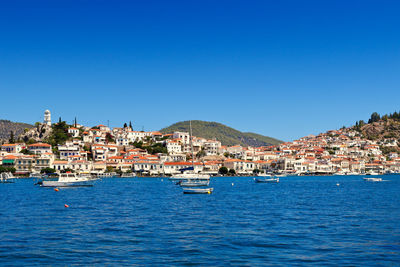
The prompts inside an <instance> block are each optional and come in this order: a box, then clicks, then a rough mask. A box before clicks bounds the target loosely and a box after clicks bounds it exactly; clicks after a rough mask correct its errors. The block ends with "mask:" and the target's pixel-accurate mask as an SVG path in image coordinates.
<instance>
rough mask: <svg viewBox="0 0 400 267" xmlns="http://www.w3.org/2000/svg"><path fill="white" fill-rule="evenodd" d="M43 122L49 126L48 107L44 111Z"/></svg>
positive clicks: (49, 115)
mask: <svg viewBox="0 0 400 267" xmlns="http://www.w3.org/2000/svg"><path fill="white" fill-rule="evenodd" d="M43 123H44V124H47V125H48V126H51V113H50V110H48V109H47V110H46V111H45V112H44V121H43Z"/></svg>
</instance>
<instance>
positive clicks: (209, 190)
mask: <svg viewBox="0 0 400 267" xmlns="http://www.w3.org/2000/svg"><path fill="white" fill-rule="evenodd" d="M213 190H214V188H212V187H209V188H184V189H183V193H184V194H211V193H212V192H213Z"/></svg>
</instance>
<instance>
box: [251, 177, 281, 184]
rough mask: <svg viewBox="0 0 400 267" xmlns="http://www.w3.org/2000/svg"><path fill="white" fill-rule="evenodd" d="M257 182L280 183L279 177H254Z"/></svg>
mask: <svg viewBox="0 0 400 267" xmlns="http://www.w3.org/2000/svg"><path fill="white" fill-rule="evenodd" d="M254 181H255V182H256V183H279V178H278V177H277V178H254Z"/></svg>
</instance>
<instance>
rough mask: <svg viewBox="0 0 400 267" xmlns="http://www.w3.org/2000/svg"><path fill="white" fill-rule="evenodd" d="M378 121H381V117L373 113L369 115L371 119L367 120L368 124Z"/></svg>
mask: <svg viewBox="0 0 400 267" xmlns="http://www.w3.org/2000/svg"><path fill="white" fill-rule="evenodd" d="M380 119H381V116H380V115H379V114H378V113H377V112H374V113H372V114H371V118H370V119H369V120H368V123H373V122H377V121H379V120H380Z"/></svg>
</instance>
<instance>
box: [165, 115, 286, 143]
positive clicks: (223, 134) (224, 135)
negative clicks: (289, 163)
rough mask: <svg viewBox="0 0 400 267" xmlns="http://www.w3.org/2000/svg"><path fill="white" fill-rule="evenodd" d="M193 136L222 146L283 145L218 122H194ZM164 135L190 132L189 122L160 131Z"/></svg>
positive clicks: (179, 123) (272, 139)
mask: <svg viewBox="0 0 400 267" xmlns="http://www.w3.org/2000/svg"><path fill="white" fill-rule="evenodd" d="M192 130H193V136H197V137H202V138H206V139H214V138H216V139H217V140H218V141H221V143H222V145H226V146H232V145H242V146H265V145H277V144H280V143H282V141H280V140H278V139H274V138H271V137H268V136H263V135H260V134H255V133H243V132H240V131H238V130H235V129H233V128H231V127H228V126H226V125H223V124H221V123H218V122H208V121H192ZM160 131H161V132H162V133H164V134H166V133H173V132H189V121H182V122H178V123H175V124H173V125H171V126H169V127H167V128H164V129H161V130H160Z"/></svg>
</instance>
